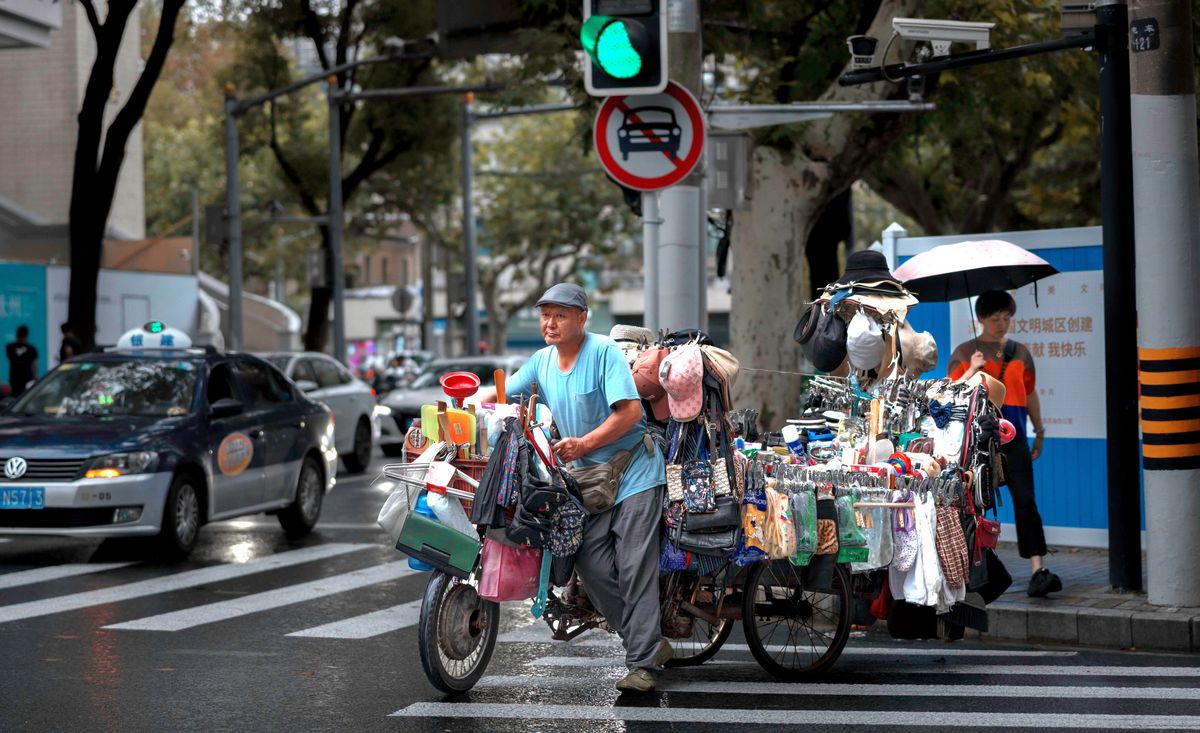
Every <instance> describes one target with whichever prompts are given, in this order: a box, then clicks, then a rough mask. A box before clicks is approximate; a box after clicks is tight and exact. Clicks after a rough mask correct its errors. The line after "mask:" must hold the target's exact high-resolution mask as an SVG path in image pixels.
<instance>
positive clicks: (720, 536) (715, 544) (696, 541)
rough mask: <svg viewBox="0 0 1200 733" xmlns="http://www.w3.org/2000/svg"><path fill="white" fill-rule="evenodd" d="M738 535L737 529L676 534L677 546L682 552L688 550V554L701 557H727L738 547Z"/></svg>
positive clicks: (679, 532) (680, 532)
mask: <svg viewBox="0 0 1200 733" xmlns="http://www.w3.org/2000/svg"><path fill="white" fill-rule="evenodd" d="M737 535H738V528H737V527H732V528H730V529H726V530H722V531H720V532H686V531H682V530H681V531H678V532H677V533H676V536H675V546H676V547H678V548H679V549H681V550H687V551H688V552H694V553H697V554H700V555H721V556H727V555H729V554H731V553H732V552H733V551H734V549H735V548H736V547H737Z"/></svg>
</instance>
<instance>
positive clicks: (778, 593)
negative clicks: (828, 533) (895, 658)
mask: <svg viewBox="0 0 1200 733" xmlns="http://www.w3.org/2000/svg"><path fill="white" fill-rule="evenodd" d="M833 570H834V571H833V575H832V581H831V583H830V587H829V588H827V589H819V590H818V589H807V588H805V587H804V582H803V579H802V577H801V573H802V569H801V568H797V567H796V566H794V565H792V564H791V563H789V562H786V561H784V562H778V561H776V562H760V563H758V565H757V566H756V567H755V568H754V569H753V570H751V572H750V575H749V577H748V578H747V579H746V591H745V598H744V599H743V604H744V605H743V607H742V625H743V628H744V630H745V632H746V644H747V645H748V646H749V647H750V653H751V654H753V655H754V658H755V659H756V660H758V663H759V664H760V665H762V668H763V669H765V670H767V671H768V672H770V673H771V674H773V675H775V676H776V677H779V678H780V679H784V680H789V681H800V680H806V679H812V678H813V677H815V676H817V675H819V674H820V673H822V672H824V671H825V670H827V669H829V668H830V667H832V666H833V665H834V663H835V662H837V660H838V657H840V656H841V654H842V649H844V648H845V646H846V640H847V639H849V638H850V613H851V608H852V605H851V602H852V598H851V594H850V578H849V575H848V574H847V573H846V568H845V567H844V566H842V565H836V566H834V569H833Z"/></svg>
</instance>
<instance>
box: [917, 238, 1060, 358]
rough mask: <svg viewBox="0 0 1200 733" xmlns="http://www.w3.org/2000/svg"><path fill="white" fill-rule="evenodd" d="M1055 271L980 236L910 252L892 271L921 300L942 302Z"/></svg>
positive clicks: (1006, 244)
mask: <svg viewBox="0 0 1200 733" xmlns="http://www.w3.org/2000/svg"><path fill="white" fill-rule="evenodd" d="M1057 273H1058V270H1057V269H1055V268H1054V266H1053V265H1051V264H1050V263H1049V262H1046V261H1045V260H1043V259H1042V258H1041V257H1038V256H1037V255H1035V254H1034V253H1032V252H1030V251H1029V250H1027V249H1024V248H1022V247H1018V246H1017V245H1015V244H1013V243H1012V242H1005V241H1003V240H1001V239H984V240H981V241H977V242H957V243H955V244H942V245H939V246H937V247H934V248H933V249H929V250H926V251H924V252H922V253H920V254H918V255H914V256H913V257H912V258H911V259H909V260H908V261H907V262H905V263H904V264H903V265H901V266H900V267H898V268H896V270H895V272H894V273H893V274H894V275H895V276H896V279H897V280H899V281H900V282H902V283H904V287H906V288H908V289H909V290H911V291H913V293H914V294H916V296H917V297H918V298H920V299H921V300H922V301H928V302H946V301H950V300H959V299H960V298H970V297H972V296H975V295H979V294H980V293H982V292H984V291H986V290H1015V289H1017V288H1020V287H1024V286H1026V285H1028V284H1029V283H1033V282H1037V281H1038V280H1041V279H1042V278H1044V277H1050V276H1051V275H1055V274H1057ZM1034 298H1035V299H1036V298H1037V294H1036V291H1035V293H1034ZM971 331H972V332H974V331H975V319H974V318H972V319H971ZM976 338H978V334H976Z"/></svg>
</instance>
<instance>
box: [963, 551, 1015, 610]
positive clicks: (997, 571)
mask: <svg viewBox="0 0 1200 733" xmlns="http://www.w3.org/2000/svg"><path fill="white" fill-rule="evenodd" d="M1011 585H1012V575H1010V574H1009V572H1008V568H1006V567H1004V562H1003V561H1001V560H1000V557H999V556H998V555H997V554H996V553H995V552H994V551H993V550H991V549H990V548H986V547H985V548H984V549H983V555H982V557H981V558H980V559H979V561H978V562H973V563H971V574H970V576H969V579H968V580H967V590H968V591H970V592H971V593H978V594H979V595H980V596H981V597H982V598H983V602H984V603H991V602H992V601H994V600H996V599H997V598H999V597H1000V596H1002V595H1004V592H1005V591H1006V590H1008V588H1009V586H1011Z"/></svg>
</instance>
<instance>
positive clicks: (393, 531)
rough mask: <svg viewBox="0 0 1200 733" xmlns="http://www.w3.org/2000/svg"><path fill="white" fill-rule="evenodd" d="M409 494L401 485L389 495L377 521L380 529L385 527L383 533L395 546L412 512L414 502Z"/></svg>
mask: <svg viewBox="0 0 1200 733" xmlns="http://www.w3.org/2000/svg"><path fill="white" fill-rule="evenodd" d="M408 492H409V489H408V488H407V487H405V486H403V485H401V486H398V487H397V488H396V490H395V491H393V492H392V493H391V494H388V498H387V499H386V500H385V501H384V502H383V507H382V508H380V510H379V516H378V517H377V518H376V520H375V521H376V522H377V523H378V524H379V526H380V527H383V531H384V532H385V533H386V534H387V537H388V539H389V540H390V541H391V542H392V543H393V544H395V542H396V540H397V539H399V538H400V528H401V527H403V526H404V520H405V519H406V518H407V517H408V513H409V512H410V511H412V501H411V499H410V498H409V496H408Z"/></svg>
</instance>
